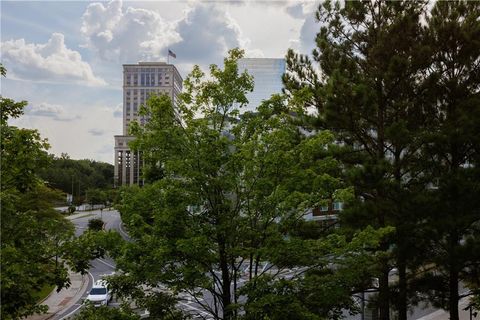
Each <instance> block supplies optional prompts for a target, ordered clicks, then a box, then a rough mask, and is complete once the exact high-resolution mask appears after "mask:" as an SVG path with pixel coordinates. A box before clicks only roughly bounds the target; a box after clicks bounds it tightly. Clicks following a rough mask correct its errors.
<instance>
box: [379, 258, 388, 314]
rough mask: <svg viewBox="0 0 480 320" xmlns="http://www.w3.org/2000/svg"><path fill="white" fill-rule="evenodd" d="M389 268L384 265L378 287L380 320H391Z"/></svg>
mask: <svg viewBox="0 0 480 320" xmlns="http://www.w3.org/2000/svg"><path fill="white" fill-rule="evenodd" d="M388 272H389V267H388V265H387V263H386V262H385V263H383V267H382V273H381V275H380V278H379V281H378V285H379V294H378V308H379V313H380V314H379V320H390V288H389V286H388Z"/></svg>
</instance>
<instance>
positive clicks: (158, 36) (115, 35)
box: [81, 1, 179, 62]
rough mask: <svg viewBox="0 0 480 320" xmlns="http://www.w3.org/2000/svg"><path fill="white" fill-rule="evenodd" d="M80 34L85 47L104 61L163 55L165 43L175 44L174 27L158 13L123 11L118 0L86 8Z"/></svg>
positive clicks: (176, 36)
mask: <svg viewBox="0 0 480 320" xmlns="http://www.w3.org/2000/svg"><path fill="white" fill-rule="evenodd" d="M81 32H82V34H83V36H84V37H85V38H86V41H87V43H86V44H85V46H86V47H88V48H90V49H92V50H93V51H95V52H97V53H98V54H99V55H100V56H101V57H102V58H103V59H106V60H113V61H118V60H120V61H129V62H136V61H137V60H151V59H158V58H160V57H164V56H165V52H163V51H162V50H163V49H164V48H166V46H167V44H169V43H172V42H175V41H178V40H179V37H178V35H177V34H176V32H175V30H174V29H173V24H172V23H169V22H167V21H165V20H164V19H163V18H162V17H161V16H160V15H159V14H158V13H157V12H155V11H152V10H147V9H141V8H133V7H128V8H127V9H126V10H124V9H123V5H122V2H121V1H111V2H108V3H106V4H103V3H92V4H90V5H88V7H87V9H86V11H85V13H84V14H83V16H82V27H81Z"/></svg>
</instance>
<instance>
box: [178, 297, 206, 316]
mask: <svg viewBox="0 0 480 320" xmlns="http://www.w3.org/2000/svg"><path fill="white" fill-rule="evenodd" d="M177 303H178V304H181V305H183V306H185V307H187V308H189V309H191V310H188V311H192V310H194V311H196V312H197V313H199V314H202V315H207V316H211V315H212V314H211V313H209V312H207V311H205V310H202V309H199V308H197V307H194V306H191V305H189V304H188V303H185V302H181V301H179V302H177Z"/></svg>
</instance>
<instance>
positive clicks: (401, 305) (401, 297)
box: [397, 252, 408, 320]
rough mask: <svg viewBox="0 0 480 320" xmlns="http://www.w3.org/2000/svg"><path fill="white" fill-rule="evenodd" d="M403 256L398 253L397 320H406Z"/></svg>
mask: <svg viewBox="0 0 480 320" xmlns="http://www.w3.org/2000/svg"><path fill="white" fill-rule="evenodd" d="M405 260H406V259H405V255H404V253H403V252H400V254H399V257H398V266H397V267H398V302H397V308H398V320H407V310H408V303H407V266H406V261H405Z"/></svg>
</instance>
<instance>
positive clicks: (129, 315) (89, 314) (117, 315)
mask: <svg viewBox="0 0 480 320" xmlns="http://www.w3.org/2000/svg"><path fill="white" fill-rule="evenodd" d="M73 319H75V320H139V319H140V316H139V315H137V314H135V312H133V311H132V310H131V309H130V308H128V306H122V307H121V308H109V307H107V306H100V307H94V306H92V305H87V306H85V307H83V308H82V309H81V310H80V312H79V313H78V314H77V315H75V317H74V318H73Z"/></svg>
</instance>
